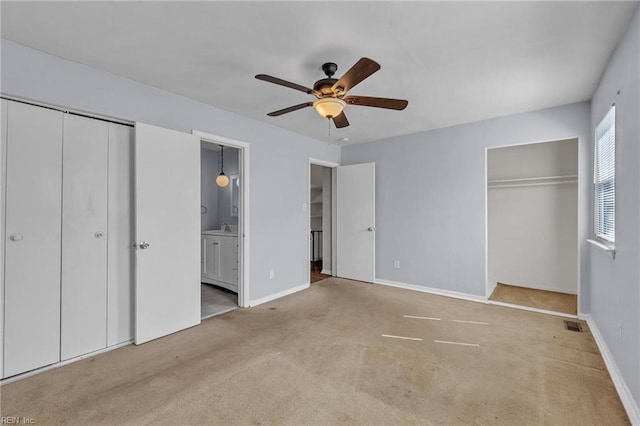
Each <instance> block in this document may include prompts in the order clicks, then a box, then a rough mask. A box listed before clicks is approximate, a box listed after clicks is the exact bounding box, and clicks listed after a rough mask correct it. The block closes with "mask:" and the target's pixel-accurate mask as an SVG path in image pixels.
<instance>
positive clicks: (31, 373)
mask: <svg viewBox="0 0 640 426" xmlns="http://www.w3.org/2000/svg"><path fill="white" fill-rule="evenodd" d="M132 343H133V340H128V341H126V342H122V343H116V344H115V345H112V346H109V347H106V348H103V349H98V350H97V351H94V352H90V353H88V354H84V355H80V356H77V357H75V358H71V359H66V360H64V361H60V362H56V363H55V364H50V365H47V366H45V367H42V368H38V369H36V370H31V371H27V372H26V373H22V374H18V375H17V376H11V377H9V378H7V379H2V381H0V386H4V385H8V384H9V383H13V382H17V381H18V380H22V379H26V378H27V377H31V376H35V375H36V374H40V373H44V372H45V371H49V370H53V369H54V368H58V367H62V366H64V365H67V364H71V363H74V362H77V361H80V360H81V359H85V358H90V357H92V356H96V355H100V354H102V353H105V352H109V351H112V350H114V349H118V348H121V347H123V346H128V345H131V344H132Z"/></svg>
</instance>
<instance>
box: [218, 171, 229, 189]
mask: <svg viewBox="0 0 640 426" xmlns="http://www.w3.org/2000/svg"><path fill="white" fill-rule="evenodd" d="M216 185H218V186H219V187H221V188H224V187H225V186H227V185H229V177H228V176H227V175H225V174H224V173H220V174H219V175H218V177H217V178H216Z"/></svg>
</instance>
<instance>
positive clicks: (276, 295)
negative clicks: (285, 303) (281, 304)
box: [249, 283, 309, 308]
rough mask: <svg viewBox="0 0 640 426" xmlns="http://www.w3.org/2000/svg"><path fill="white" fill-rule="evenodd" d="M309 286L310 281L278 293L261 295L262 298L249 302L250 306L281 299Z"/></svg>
mask: <svg viewBox="0 0 640 426" xmlns="http://www.w3.org/2000/svg"><path fill="white" fill-rule="evenodd" d="M308 288H309V283H305V284H302V285H299V286H297V287H292V288H288V289H286V290H282V291H280V292H278V293H274V294H270V295H268V296H265V297H261V298H260V299H255V300H251V301H250V302H249V307H251V308H253V307H254V306H258V305H262V304H263V303H267V302H271V301H272V300H276V299H280V298H281V297H285V296H288V295H290V294H293V293H297V292H299V291H302V290H306V289H308Z"/></svg>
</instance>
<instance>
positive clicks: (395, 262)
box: [393, 260, 400, 269]
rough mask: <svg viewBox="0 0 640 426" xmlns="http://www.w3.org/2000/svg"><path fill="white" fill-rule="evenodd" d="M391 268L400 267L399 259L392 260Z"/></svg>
mask: <svg viewBox="0 0 640 426" xmlns="http://www.w3.org/2000/svg"><path fill="white" fill-rule="evenodd" d="M393 268H394V269H400V261H399V260H394V261H393Z"/></svg>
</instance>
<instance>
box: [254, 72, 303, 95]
mask: <svg viewBox="0 0 640 426" xmlns="http://www.w3.org/2000/svg"><path fill="white" fill-rule="evenodd" d="M256 78H257V79H258V80H262V81H266V82H267V83H273V84H279V85H280V86H284V87H288V88H290V89H294V90H299V91H301V92H304V93H307V94H311V93H313V90H312V89H309V88H308V87H304V86H301V85H299V84H296V83H292V82H290V81H287V80H283V79H281V78H278V77H272V76H270V75H267V74H258V75H256Z"/></svg>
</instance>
